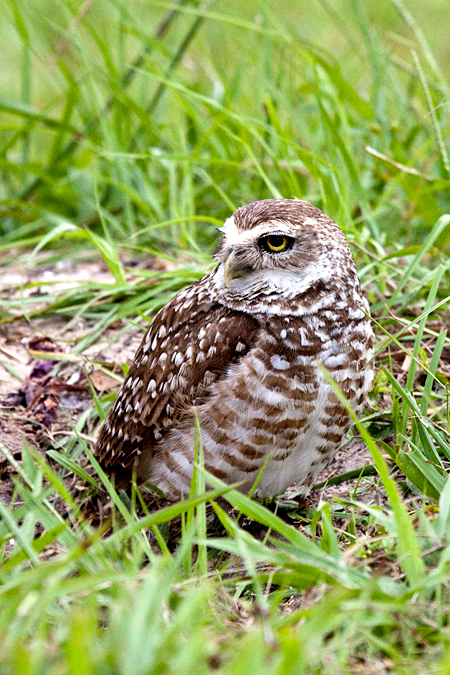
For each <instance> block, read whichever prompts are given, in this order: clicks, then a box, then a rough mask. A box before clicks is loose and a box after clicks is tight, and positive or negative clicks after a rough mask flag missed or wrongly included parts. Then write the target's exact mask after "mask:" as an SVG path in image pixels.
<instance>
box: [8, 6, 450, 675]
mask: <svg viewBox="0 0 450 675" xmlns="http://www.w3.org/2000/svg"><path fill="white" fill-rule="evenodd" d="M4 5H5V6H4V11H3V12H2V16H1V17H0V27H1V30H2V34H3V35H4V36H5V40H4V45H3V47H2V51H3V52H4V53H3V54H2V58H3V59H4V64H5V68H4V69H3V70H4V71H5V72H6V73H7V75H8V76H7V77H5V75H4V74H3V75H0V113H1V115H2V117H1V123H0V124H1V126H0V173H1V179H0V187H1V193H0V197H1V205H0V213H1V217H2V219H1V224H0V251H1V254H2V262H1V265H2V272H3V273H5V274H6V273H8V272H9V271H10V270H16V269H18V268H19V269H20V270H21V271H22V272H23V282H22V284H20V285H19V286H18V287H17V288H14V289H9V291H8V292H4V293H3V295H2V307H1V311H0V324H2V325H3V327H5V326H8V325H10V324H13V323H14V322H15V321H19V320H21V321H23V320H26V321H28V322H29V323H30V325H31V326H32V327H35V328H36V329H37V330H38V331H39V330H40V326H41V324H40V323H39V321H41V320H42V319H43V318H49V317H59V318H62V319H63V320H64V321H65V322H67V323H66V326H67V327H68V326H70V325H73V324H74V319H77V318H80V319H83V320H84V321H85V325H86V326H87V329H86V330H85V331H84V332H83V335H82V337H79V338H76V339H75V341H73V339H72V338H71V340H72V342H71V344H70V354H69V355H68V356H69V358H72V359H79V361H80V363H84V362H85V361H86V356H85V354H84V352H85V350H86V349H87V347H89V346H92V345H95V344H96V343H97V341H98V340H99V338H100V337H102V336H104V334H105V332H106V331H107V329H108V327H110V326H111V325H112V324H115V322H117V321H119V320H120V321H121V328H120V329H117V335H118V336H119V335H123V333H124V332H125V331H127V330H129V329H130V328H132V327H133V325H134V324H135V323H136V321H138V322H139V323H140V324H142V325H146V318H148V317H149V316H151V315H152V314H153V313H154V312H155V311H156V310H157V309H158V308H159V307H161V306H162V305H164V304H165V303H166V302H167V300H168V299H169V298H170V297H171V296H172V295H173V293H175V292H176V291H177V290H179V289H180V288H182V287H183V286H185V285H186V284H188V283H191V282H192V281H193V280H195V279H197V278H199V277H200V276H202V274H204V272H205V271H206V270H207V269H208V268H209V267H210V265H211V256H212V253H213V251H214V249H215V246H216V245H217V242H218V234H217V232H216V228H217V226H220V225H221V224H222V222H223V220H224V219H225V218H226V217H227V216H228V215H230V213H231V212H232V211H233V210H234V209H235V208H237V207H238V206H240V205H242V204H245V203H248V202H250V201H253V200H254V199H262V198H267V197H278V196H283V197H293V196H296V197H301V198H303V199H307V200H309V201H311V202H313V203H314V204H315V205H316V206H318V207H319V208H321V209H323V210H324V211H325V212H326V213H328V214H329V215H330V216H331V217H332V218H333V219H334V220H336V221H337V222H338V223H339V224H340V225H341V226H342V227H343V229H344V231H345V233H346V236H347V238H348V240H349V243H350V245H351V247H352V250H353V252H354V255H355V258H356V261H357V265H358V269H359V273H360V278H361V282H362V285H363V287H364V289H365V292H366V293H367V296H368V298H369V301H370V304H371V309H372V313H373V316H374V328H375V331H376V334H377V344H376V352H377V370H378V374H377V377H376V381H375V386H374V391H373V394H372V398H371V404H372V407H371V408H370V409H368V410H367V411H366V415H365V416H364V418H362V419H361V420H360V421H358V423H357V428H356V432H355V433H356V434H358V435H361V436H362V438H363V440H364V442H365V443H366V444H367V447H368V449H369V451H370V453H371V456H372V460H373V464H374V466H375V467H376V472H377V473H376V475H375V476H374V475H373V469H370V470H369V471H366V472H365V471H364V470H363V469H364V467H361V472H360V473H361V475H360V477H359V479H358V481H357V485H356V486H355V485H354V484H352V487H351V488H349V493H348V497H347V498H345V499H343V498H340V499H338V498H335V499H332V500H331V501H329V502H319V503H318V505H317V506H315V507H314V508H312V507H309V508H308V504H307V505H306V506H307V508H304V509H299V508H298V507H297V506H296V505H295V504H292V503H291V502H287V501H286V500H284V501H283V500H282V499H281V500H280V501H279V503H278V505H268V506H264V505H261V504H260V503H258V502H257V501H256V500H250V499H248V498H246V497H244V496H242V495H241V494H239V493H238V492H236V491H235V490H233V489H230V488H229V487H227V486H224V485H223V484H221V483H220V481H217V479H214V478H213V477H210V483H211V485H212V486H213V489H214V492H213V493H210V494H208V493H207V494H204V485H205V476H204V473H203V470H202V467H201V453H199V466H198V470H197V473H196V480H195V483H193V490H192V494H191V496H190V499H189V500H188V501H186V502H184V503H182V504H181V505H175V506H171V507H164V506H162V507H161V508H159V509H157V510H154V509H151V508H150V507H149V502H148V495H147V494H146V493H145V491H144V492H143V494H141V493H140V492H139V490H137V488H135V489H134V490H133V491H132V494H131V496H130V495H127V494H125V493H123V492H120V491H119V492H117V491H116V490H115V489H114V486H113V485H111V483H110V482H109V481H108V479H107V477H106V476H105V475H104V474H102V472H101V470H100V468H99V467H98V466H96V464H95V460H94V459H92V460H91V462H90V463H88V464H85V463H84V460H83V457H86V456H90V453H89V447H87V445H86V443H85V441H84V438H85V435H86V434H87V435H90V434H92V432H93V430H94V429H95V428H96V427H97V425H98V423H99V420H100V419H101V418H102V417H103V416H104V414H105V412H106V410H107V409H108V406H109V405H110V404H111V400H112V395H111V394H109V395H108V396H106V397H105V398H104V399H102V400H99V399H98V397H97V396H96V395H95V392H94V395H93V401H92V406H91V407H90V409H89V410H88V411H87V412H85V413H83V415H81V417H80V418H79V420H78V421H77V422H76V424H75V425H74V426H73V427H72V431H71V433H69V434H68V435H66V436H64V437H57V439H58V440H55V441H54V442H53V443H51V444H50V446H51V447H47V448H46V450H47V452H46V453H42V454H36V453H35V452H33V451H32V450H31V449H29V448H28V447H27V446H26V444H25V445H24V449H23V452H22V457H21V459H20V460H19V459H18V458H15V457H14V456H13V455H11V453H10V452H9V451H8V449H7V448H6V447H4V446H3V444H2V445H0V450H2V451H4V454H5V455H6V456H7V457H8V460H9V462H10V464H11V467H12V469H11V476H12V477H13V479H14V491H13V495H12V498H11V500H10V504H3V503H1V502H0V554H1V555H0V580H1V586H0V647H1V648H0V672H1V673H6V674H8V675H9V674H10V673H11V674H12V673H20V674H23V675H40V674H45V675H47V674H49V673H50V674H52V675H53V674H54V675H59V674H63V673H64V674H65V673H68V674H70V675H72V674H73V675H85V674H86V675H91V674H92V675H97V674H99V675H103V674H107V673H108V674H109V673H114V674H116V673H117V675H127V674H128V673H130V674H131V673H132V674H133V675H138V674H140V673H142V674H144V673H145V674H146V675H147V674H152V675H153V674H155V675H156V674H158V675H160V674H161V675H163V674H165V673H167V674H169V673H177V674H178V673H180V674H182V673H186V675H191V674H192V673H199V674H200V673H215V672H217V673H220V674H221V675H222V674H223V675H238V674H241V673H242V674H244V673H245V674H247V673H257V674H258V675H269V674H270V675H272V674H273V675H275V674H278V673H279V674H280V675H281V674H283V675H284V674H285V673H286V674H289V673H292V675H298V674H301V673H305V674H310V673H314V674H326V675H328V674H330V675H331V674H335V675H338V674H341V673H345V674H347V673H369V674H371V673H379V672H383V673H390V672H395V673H401V674H404V675H409V674H410V673H433V674H439V675H444V674H447V673H450V631H449V616H450V614H449V613H450V593H449V584H450V568H449V562H448V561H449V559H450V515H449V514H450V481H449V466H450V437H449V414H450V413H449V380H448V378H449V377H450V369H449V366H448V363H449V358H448V353H449V339H448V337H447V335H446V330H445V329H446V327H447V326H448V323H449V311H448V300H449V297H450V296H449V287H450V274H449V271H450V257H449V250H450V248H449V244H450V217H449V216H448V215H446V214H449V213H450V160H449V143H448V135H449V130H450V104H449V91H450V86H449V75H450V71H449V69H448V36H447V29H446V25H445V24H446V22H445V19H446V18H447V14H446V4H445V3H442V2H439V0H435V2H434V3H432V4H430V7H429V9H428V10H427V11H428V13H427V14H426V15H424V14H423V12H424V8H423V6H422V4H421V3H416V2H412V0H411V1H410V2H406V0H405V2H404V4H402V2H400V0H392V2H390V1H389V0H381V2H378V3H371V2H362V0H341V1H340V2H337V3H329V2H328V0H322V2H319V0H314V2H311V3H299V5H298V7H297V5H295V8H294V3H289V2H280V3H272V2H270V1H266V2H264V1H263V0H260V1H259V2H258V3H256V4H251V3H246V2H239V3H237V2H230V3H228V2H223V1H221V0H218V1H217V2H215V3H206V4H202V5H199V4H198V3H196V2H188V1H183V0H181V1H180V2H178V3H168V2H163V1H161V2H154V3H152V4H151V5H150V4H148V3H138V2H135V1H131V2H128V3H125V2H123V1H122V0H115V1H112V0H111V1H107V0H98V1H97V2H94V3H91V2H89V1H87V2H84V3H77V2H74V1H72V2H69V0H61V2H59V3H47V2H42V1H39V2H38V1H37V0H36V1H35V0H30V1H28V2H25V0H9V1H8V2H7V3H4ZM447 11H448V10H447ZM6 38H7V39H6ZM152 256H157V257H159V258H162V259H165V260H167V261H168V263H170V264H168V266H167V269H166V270H165V271H162V272H161V271H157V270H155V269H148V268H145V267H144V266H143V265H142V264H141V265H138V266H136V265H135V261H136V260H138V261H140V262H141V263H142V261H144V262H145V261H148V260H150V259H151V258H152ZM68 258H70V259H71V260H73V261H74V262H75V263H76V264H81V263H84V262H93V261H102V262H103V266H104V269H105V273H107V274H108V275H109V276H108V277H107V279H108V280H107V281H105V280H104V278H102V279H101V280H99V279H96V278H92V279H89V280H86V281H79V282H78V283H77V284H76V286H75V287H74V286H72V287H71V288H70V289H65V290H62V289H61V288H60V287H59V286H58V285H56V284H55V283H53V282H52V281H47V282H46V283H45V286H44V284H43V282H42V281H41V280H40V279H39V280H37V281H36V280H33V277H32V275H31V272H32V271H33V270H36V269H38V270H39V269H45V268H51V267H52V266H54V265H56V264H57V263H59V262H64V261H66V260H67V259H68ZM38 288H39V289H41V291H42V288H45V291H46V293H45V294H44V295H43V294H42V292H41V293H40V294H39V295H35V294H33V291H35V290H36V289H38ZM115 325H116V324H115ZM0 329H2V326H1V325H0ZM64 336H65V333H64V331H63V332H62V333H61V336H60V337H61V339H64ZM110 339H114V338H110ZM39 358H42V355H40V356H39ZM1 359H2V360H1V361H0V362H1V363H3V362H4V359H3V355H2V356H1ZM99 361H100V360H99ZM87 365H89V364H87ZM94 365H96V367H101V368H103V369H104V370H107V371H108V370H109V367H110V366H109V364H106V363H105V362H103V361H102V362H101V363H100V362H97V363H96V364H94ZM6 367H7V368H8V369H9V372H13V374H14V372H16V371H15V369H14V364H13V363H6ZM59 367H60V366H58V365H56V366H55V369H54V372H55V373H56V372H58V368H59ZM115 376H116V377H118V378H119V379H120V376H118V375H117V373H115ZM67 427H68V428H69V424H67ZM61 438H62V440H61ZM0 439H1V437H0ZM365 474H367V475H365ZM74 475H75V476H77V477H78V478H77V479H76V480H77V481H79V482H80V481H85V485H86V490H85V491H83V492H80V491H77V490H75V488H74ZM344 478H345V476H341V477H339V476H337V477H335V482H339V480H342V479H344ZM368 486H372V487H373V488H374V490H376V492H377V493H378V494H379V495H380V496H381V499H380V502H379V504H378V505H375V504H374V503H371V504H368V503H366V502H365V501H364V490H365V489H366V488H367V487H368ZM101 504H103V505H105V504H107V505H108V508H109V506H110V511H107V515H106V516H105V518H104V519H103V521H101V519H100V518H97V519H96V520H95V521H92V520H90V518H89V517H88V515H89V516H92V514H93V513H95V508H96V505H98V508H99V509H100V505H101ZM227 505H228V506H227ZM269 507H270V508H269ZM274 509H275V510H274ZM238 514H240V515H238ZM213 516H214V517H213ZM174 532H175V534H174ZM175 539H176V540H177V545H176V546H175V545H174V540H175Z"/></svg>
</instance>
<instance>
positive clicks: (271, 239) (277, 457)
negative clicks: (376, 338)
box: [95, 199, 373, 500]
mask: <svg viewBox="0 0 450 675" xmlns="http://www.w3.org/2000/svg"><path fill="white" fill-rule="evenodd" d="M220 229H221V232H222V240H221V243H220V246H219V248H218V251H217V253H216V259H217V266H216V268H215V269H214V270H213V271H212V272H210V273H209V274H207V275H206V276H204V277H203V278H202V279H200V280H199V281H197V282H195V283H193V284H191V285H190V286H188V287H187V288H185V289H184V290H182V291H180V292H179V293H177V294H176V295H175V296H174V298H173V299H172V300H171V301H170V302H169V303H168V304H167V305H166V306H165V307H164V308H163V309H161V311H160V312H158V314H157V315H156V316H155V318H154V319H153V321H152V323H151V325H150V328H149V330H148V331H147V333H146V335H145V337H144V338H143V340H142V342H141V345H140V347H139V348H138V350H137V353H136V356H135V359H134V361H133V364H132V366H131V367H130V370H129V372H128V374H127V377H126V379H125V381H124V383H123V385H122V387H121V389H120V391H119V393H118V395H117V398H116V400H115V403H114V405H113V406H112V408H111V411H110V413H109V415H108V417H107V419H106V421H105V422H104V424H103V427H102V428H101V431H100V434H99V438H98V441H97V444H96V450H95V452H96V455H97V456H98V458H99V461H100V463H101V465H102V466H103V468H104V469H105V470H106V471H107V472H108V473H110V474H115V477H116V484H118V483H119V484H122V485H124V484H126V483H127V482H128V483H129V482H130V480H131V477H132V475H133V472H134V473H135V475H136V476H137V479H138V481H139V482H145V481H149V482H151V483H152V484H154V485H156V486H158V487H159V488H160V489H161V490H163V492H164V493H165V494H166V496H167V498H168V499H169V500H178V499H180V498H181V497H183V495H184V496H187V495H189V490H190V484H191V478H192V472H193V467H194V462H195V452H196V425H198V426H197V430H198V429H199V430H200V436H201V443H202V447H203V457H204V465H205V468H206V470H207V471H208V472H210V473H211V474H213V475H214V476H216V477H218V478H220V479H221V480H223V481H225V482H226V483H235V482H239V483H240V484H241V486H240V489H241V490H242V491H244V492H248V491H249V490H250V489H251V488H252V486H253V485H254V483H255V480H256V479H257V477H258V474H259V472H260V470H261V468H262V466H263V464H264V463H265V462H266V466H265V468H264V471H263V473H262V475H261V477H260V480H259V482H258V484H257V489H256V491H255V495H256V496H258V497H260V498H266V497H269V498H270V497H273V496H275V495H277V494H280V493H282V492H284V491H285V490H286V488H288V487H289V486H296V487H298V488H300V490H301V491H303V492H304V494H307V492H308V490H309V489H310V487H311V486H312V485H313V483H314V479H315V477H316V476H317V474H318V473H319V472H320V471H321V470H322V469H323V468H324V467H325V466H326V465H327V464H328V463H329V462H330V461H331V460H332V458H333V456H334V455H335V453H336V451H337V449H338V447H339V444H340V443H341V441H342V440H343V437H344V436H345V434H346V433H347V431H348V429H349V427H350V419H349V416H348V414H347V412H346V409H345V407H344V406H343V405H342V403H341V402H339V400H338V398H337V397H336V395H335V393H334V391H333V388H332V386H331V385H330V384H329V382H328V381H327V379H326V378H325V377H324V375H323V372H322V371H321V370H320V368H319V365H320V364H322V366H323V367H325V369H326V370H327V371H328V372H329V373H330V374H331V376H332V377H333V379H334V380H335V382H336V383H337V384H338V386H339V387H340V389H341V390H342V391H343V393H344V394H345V396H346V398H347V400H348V401H349V403H350V405H351V406H352V407H353V409H354V410H355V411H356V412H357V413H358V412H359V411H361V409H362V406H363V404H364V400H365V397H366V395H367V393H368V391H369V388H370V385H371V381H372V369H371V366H370V364H369V362H370V360H371V357H372V355H373V333H372V329H371V325H370V319H369V317H368V313H369V307H368V303H367V301H366V299H365V298H364V296H363V295H362V293H361V289H360V285H359V281H358V276H357V273H356V268H355V263H354V260H353V257H352V254H351V252H350V249H349V247H348V244H347V242H346V240H345V237H344V234H343V232H342V230H341V229H340V227H339V226H338V225H336V223H334V222H333V221H332V220H331V219H330V218H329V217H328V216H326V215H325V214H324V213H322V211H320V210H319V209H317V208H315V207H314V206H312V205H311V204H309V203H308V202H306V201H301V200H297V199H265V200H262V201H255V202H253V203H251V204H248V205H247V206H242V207H241V208H239V209H238V210H237V211H236V212H235V213H234V214H233V215H232V216H231V217H230V218H228V220H227V221H226V222H225V224H224V226H223V227H222V228H220Z"/></svg>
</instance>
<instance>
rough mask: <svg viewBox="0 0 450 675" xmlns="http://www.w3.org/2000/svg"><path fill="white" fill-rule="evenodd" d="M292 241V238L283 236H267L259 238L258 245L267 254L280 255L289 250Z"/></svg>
mask: <svg viewBox="0 0 450 675" xmlns="http://www.w3.org/2000/svg"><path fill="white" fill-rule="evenodd" d="M293 243H294V240H293V238H292V237H286V236H285V235H284V234H269V235H268V236H267V235H266V236H264V237H261V239H260V240H259V245H260V246H261V248H263V249H264V250H265V251H267V252H268V253H281V252H282V251H287V250H289V249H290V248H291V246H292V244H293Z"/></svg>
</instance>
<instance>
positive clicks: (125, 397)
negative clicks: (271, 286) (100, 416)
mask: <svg viewBox="0 0 450 675" xmlns="http://www.w3.org/2000/svg"><path fill="white" fill-rule="evenodd" d="M204 282H205V279H201V280H200V281H198V282H196V283H195V284H192V286H189V287H188V288H187V289H185V290H184V291H181V292H180V293H178V294H177V295H176V296H175V297H174V298H173V299H172V300H171V301H170V302H169V303H168V304H167V305H166V306H165V307H164V308H163V309H162V310H161V311H160V312H159V313H158V314H157V315H156V316H155V318H154V319H153V321H152V324H151V326H150V328H149V330H148V332H147V333H146V335H145V337H144V339H143V340H142V342H141V344H140V346H139V348H138V350H137V352H136V356H135V359H134V362H133V365H132V366H131V368H130V370H129V372H128V375H127V377H126V379H125V381H124V383H123V385H122V388H121V389H120V391H119V393H118V395H117V398H116V401H115V403H114V405H113V407H112V409H111V411H110V413H109V415H108V418H107V420H106V421H105V423H104V425H103V427H102V428H101V430H100V435H99V438H98V441H97V445H96V449H95V454H96V455H97V456H98V458H99V461H100V463H101V464H102V466H103V467H104V468H105V469H107V471H108V472H114V471H116V470H117V471H120V470H121V469H128V470H129V471H130V470H131V468H132V466H133V463H134V461H135V459H136V458H137V457H138V456H139V455H140V454H141V452H153V449H154V448H155V446H157V444H158V442H159V441H160V440H161V439H162V438H163V437H164V435H165V434H167V433H168V432H169V431H170V429H172V428H174V427H176V426H177V423H179V421H180V420H181V419H183V416H185V415H186V413H187V411H189V410H192V406H195V405H198V404H200V403H202V402H204V401H205V400H207V398H208V395H209V392H210V390H211V386H212V385H213V384H214V382H216V381H218V380H219V379H221V378H222V377H223V376H224V375H225V374H226V373H227V370H228V368H229V366H230V365H231V364H234V363H236V362H237V361H239V359H241V358H242V357H243V356H244V355H245V354H246V353H247V352H248V351H249V349H251V347H252V345H253V344H254V341H255V337H256V333H257V330H258V322H257V321H256V319H254V318H252V317H251V316H249V315H248V314H244V313H243V312H238V311H234V310H230V309H227V308H226V307H224V306H223V305H220V304H219V303H216V302H214V301H213V300H212V299H211V295H210V294H209V293H208V292H205V289H204Z"/></svg>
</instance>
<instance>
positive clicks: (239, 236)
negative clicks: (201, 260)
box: [214, 199, 356, 296]
mask: <svg viewBox="0 0 450 675" xmlns="http://www.w3.org/2000/svg"><path fill="white" fill-rule="evenodd" d="M221 231H222V242H221V244H220V246H219V249H218V251H217V254H216V258H217V260H218V262H219V265H218V267H217V269H216V272H215V275H214V279H215V283H216V286H217V288H218V289H220V290H222V291H223V292H227V294H230V295H231V296H233V295H240V296H242V295H248V294H249V293H251V294H254V293H255V292H258V291H261V292H264V293H267V292H269V293H276V292H278V293H283V294H284V295H285V296H294V295H297V294H299V293H303V292H305V291H306V290H308V288H310V287H311V286H314V285H317V283H318V282H323V283H325V284H328V283H329V282H330V281H332V280H333V279H334V278H336V279H338V278H339V279H342V274H344V273H345V274H348V273H349V271H351V270H354V262H353V258H352V255H351V253H350V250H349V248H348V245H347V242H346V240H345V237H344V235H343V232H342V230H341V228H340V227H339V226H338V225H336V223H334V222H333V221H332V220H331V219H330V218H329V217H328V216H326V215H325V214H324V213H322V211H320V210H319V209H317V208H316V207H314V206H312V205H311V204H309V203H308V202H305V201H301V200H297V199H265V200H262V201H258V202H253V203H251V204H248V205H247V206H242V207H241V208H239V209H238V210H237V211H236V212H235V213H234V214H233V215H232V216H231V217H230V218H228V220H227V221H226V222H225V225H224V226H223V227H222V228H221ZM355 274H356V270H355Z"/></svg>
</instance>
